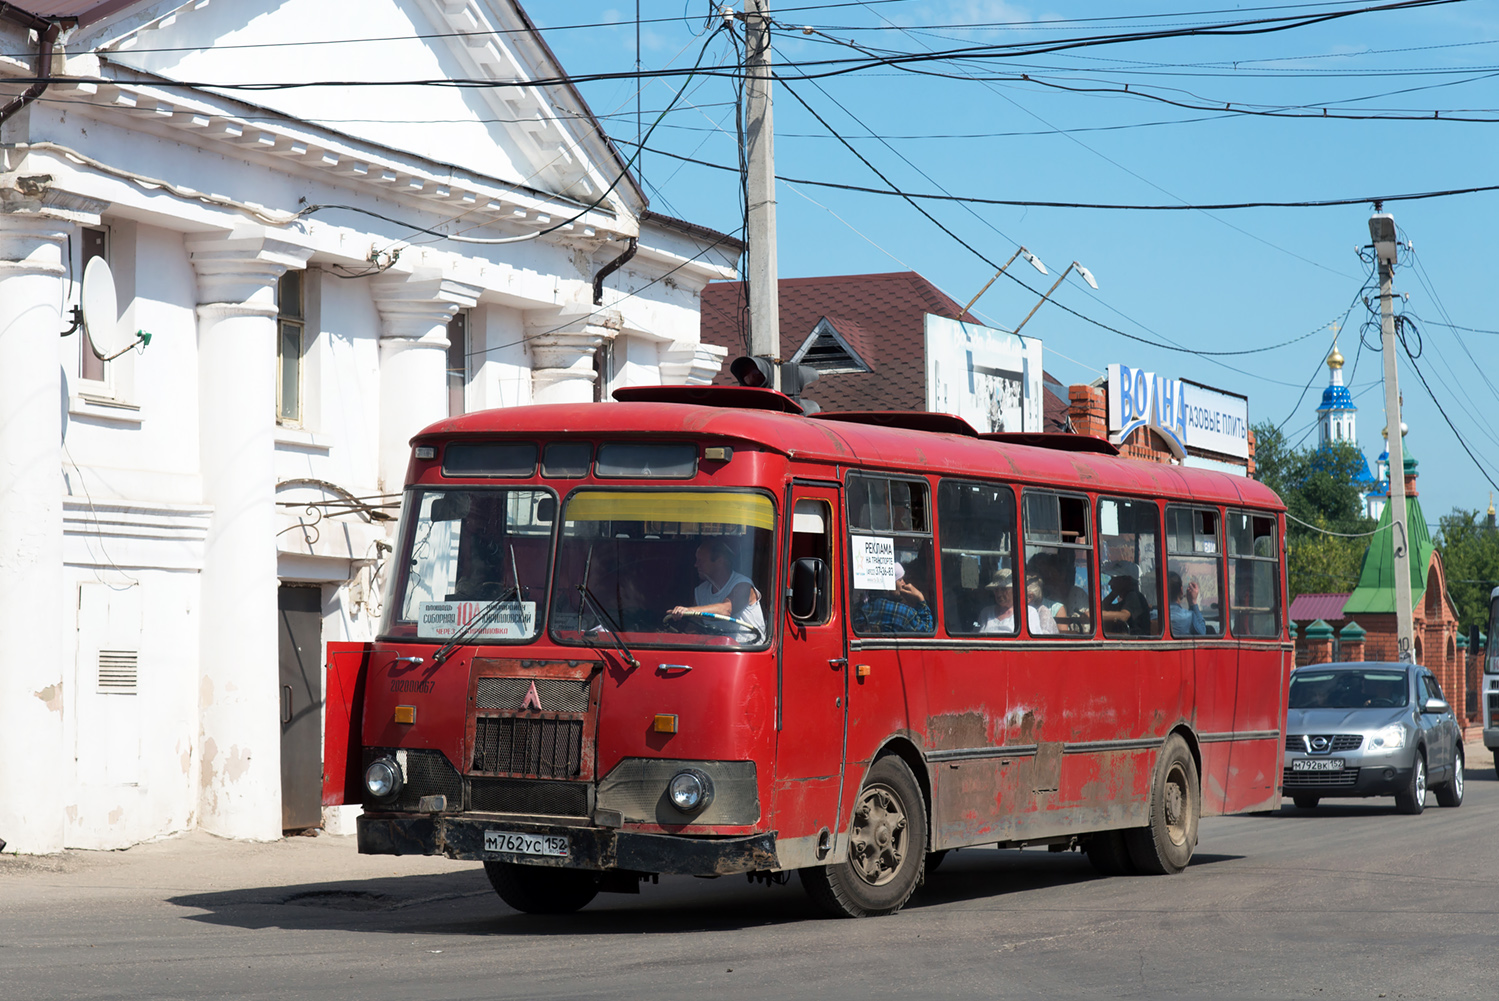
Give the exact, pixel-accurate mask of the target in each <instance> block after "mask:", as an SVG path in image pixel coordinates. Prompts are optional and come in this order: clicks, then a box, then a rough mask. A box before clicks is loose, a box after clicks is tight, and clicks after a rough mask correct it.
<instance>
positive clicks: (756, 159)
mask: <svg viewBox="0 0 1499 1001" xmlns="http://www.w3.org/2000/svg"><path fill="white" fill-rule="evenodd" d="M744 24H745V45H744V51H745V59H744V76H745V79H744V117H745V133H746V136H745V145H746V146H747V147H748V148H747V150H746V161H747V163H748V168H747V169H748V176H747V177H746V178H745V180H744V186H745V203H746V205H745V207H746V209H747V211H748V218H747V219H746V220H745V226H746V230H747V232H746V233H745V238H746V240H747V241H748V242H749V252H748V257H749V276H748V279H749V353H750V354H751V355H758V356H761V357H765V358H770V359H772V360H773V362H774V363H775V364H773V365H772V366H771V372H772V373H773V376H772V380H771V386H770V388H771V389H774V390H777V391H779V390H780V388H781V365H780V362H781V313H780V282H779V280H778V278H777V275H776V168H775V162H776V156H775V127H774V124H773V120H772V118H771V114H770V79H771V77H770V5H769V0H745V5H744Z"/></svg>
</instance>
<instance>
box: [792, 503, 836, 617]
mask: <svg viewBox="0 0 1499 1001" xmlns="http://www.w3.org/2000/svg"><path fill="white" fill-rule="evenodd" d="M797 560H818V561H820V562H821V563H822V566H823V568H824V569H823V573H822V577H823V579H824V581H825V582H826V585H827V586H829V587H831V586H832V581H833V579H834V577H833V573H832V567H833V510H832V508H831V507H829V506H828V504H827V502H825V501H820V500H813V499H811V498H806V497H804V498H802V499H800V500H798V501H797V502H796V508H795V509H794V510H793V511H792V514H791V564H792V566H795V565H796V561H797ZM787 580H788V581H789V580H790V577H789V576H788V577H787ZM828 597H829V596H828V595H826V594H824V595H822V596H821V598H822V600H821V601H819V602H818V607H817V610H816V612H815V613H814V615H813V616H812V617H811V618H809V619H802V620H801V621H802V622H803V623H804V624H806V625H821V624H822V623H824V622H827V621H828V619H829V618H831V609H832V605H831V603H830V602H829V600H828Z"/></svg>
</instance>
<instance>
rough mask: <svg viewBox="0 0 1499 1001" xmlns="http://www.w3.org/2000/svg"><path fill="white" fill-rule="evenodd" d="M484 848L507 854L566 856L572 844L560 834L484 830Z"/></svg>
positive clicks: (569, 853)
mask: <svg viewBox="0 0 1499 1001" xmlns="http://www.w3.org/2000/svg"><path fill="white" fill-rule="evenodd" d="M484 850H485V851H487V852H505V853H506V854H508V855H550V856H552V857H554V858H567V857H568V856H569V855H571V854H572V846H571V845H570V844H569V843H568V839H567V837H566V836H565V835H561V834H519V833H516V832H514V831H485V832H484Z"/></svg>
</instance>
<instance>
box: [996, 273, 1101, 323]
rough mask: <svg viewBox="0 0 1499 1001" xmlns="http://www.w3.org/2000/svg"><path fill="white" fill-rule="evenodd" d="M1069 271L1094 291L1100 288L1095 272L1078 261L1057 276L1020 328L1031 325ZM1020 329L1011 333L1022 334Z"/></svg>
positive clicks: (1022, 321)
mask: <svg viewBox="0 0 1499 1001" xmlns="http://www.w3.org/2000/svg"><path fill="white" fill-rule="evenodd" d="M1068 271H1076V272H1077V273H1078V274H1079V275H1082V278H1083V281H1085V282H1087V283H1088V284H1089V285H1092V286H1093V288H1094V289H1097V288H1098V282H1097V281H1095V280H1094V279H1093V272H1091V271H1089V270H1088V269H1087V268H1085V267H1083V266H1082V265H1081V264H1079V263H1077V262H1076V261H1073V262H1072V263H1071V264H1069V265H1067V271H1063V272H1062V273H1061V274H1060V275H1059V276H1057V280H1056V281H1055V282H1053V283H1052V286H1051V288H1049V289H1047V290H1046V294H1045V295H1043V296H1042V297H1041V302H1038V303H1036V304H1035V305H1034V306H1032V307H1031V311H1030V312H1029V313H1026V314H1025V319H1024V320H1021V321H1020V327H1023V326H1025V325H1026V324H1027V323H1029V322H1030V318H1031V317H1033V316H1035V315H1036V310H1038V309H1040V308H1041V303H1044V302H1045V301H1046V300H1047V299H1050V298H1051V294H1052V293H1053V292H1055V291H1056V290H1057V286H1058V285H1060V284H1062V279H1064V278H1066V277H1067V272H1068ZM1020 327H1016V328H1015V329H1014V330H1012V331H1010V332H1011V333H1013V334H1018V333H1020Z"/></svg>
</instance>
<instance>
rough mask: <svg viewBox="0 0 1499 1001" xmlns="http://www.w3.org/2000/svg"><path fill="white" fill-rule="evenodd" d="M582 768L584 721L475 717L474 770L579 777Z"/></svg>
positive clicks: (523, 717) (524, 717)
mask: <svg viewBox="0 0 1499 1001" xmlns="http://www.w3.org/2000/svg"><path fill="white" fill-rule="evenodd" d="M582 769H583V721H582V720H580V719H536V718H533V717H528V716H480V717H478V718H476V719H475V720H474V769H473V770H474V771H476V772H489V773H494V774H501V775H534V776H537V777H538V778H549V779H568V778H576V777H577V776H578V775H579V774H580V773H581V772H582Z"/></svg>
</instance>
